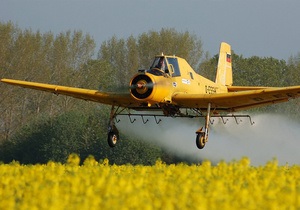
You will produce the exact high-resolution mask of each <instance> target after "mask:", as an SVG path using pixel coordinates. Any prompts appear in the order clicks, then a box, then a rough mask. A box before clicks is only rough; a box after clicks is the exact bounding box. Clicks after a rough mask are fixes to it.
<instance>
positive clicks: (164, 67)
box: [155, 57, 169, 73]
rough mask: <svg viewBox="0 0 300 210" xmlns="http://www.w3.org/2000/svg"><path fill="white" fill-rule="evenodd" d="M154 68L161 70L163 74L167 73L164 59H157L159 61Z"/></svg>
mask: <svg viewBox="0 0 300 210" xmlns="http://www.w3.org/2000/svg"><path fill="white" fill-rule="evenodd" d="M155 68H158V69H160V70H162V71H163V72H165V73H169V71H168V68H167V65H166V62H165V58H164V57H160V58H159V61H158V63H157V64H156V65H155Z"/></svg>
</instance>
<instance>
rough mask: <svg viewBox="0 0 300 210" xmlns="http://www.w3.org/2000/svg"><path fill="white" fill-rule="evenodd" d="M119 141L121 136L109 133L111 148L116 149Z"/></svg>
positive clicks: (108, 138) (108, 139)
mask: <svg viewBox="0 0 300 210" xmlns="http://www.w3.org/2000/svg"><path fill="white" fill-rule="evenodd" d="M118 140H119V135H118V134H116V133H114V132H109V133H108V137H107V142H108V145H109V146H110V147H115V146H116V145H117V142H118Z"/></svg>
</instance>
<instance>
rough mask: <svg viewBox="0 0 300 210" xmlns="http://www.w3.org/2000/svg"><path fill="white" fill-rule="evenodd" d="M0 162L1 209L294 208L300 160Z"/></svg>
mask: <svg viewBox="0 0 300 210" xmlns="http://www.w3.org/2000/svg"><path fill="white" fill-rule="evenodd" d="M79 163H80V159H79V157H78V156H77V155H74V154H73V155H71V156H70V157H69V159H68V160H67V163H66V164H60V163H54V162H49V163H48V164H44V165H20V164H19V163H18V162H12V163H10V164H0V209H299V208H300V167H299V166H297V165H294V166H287V165H286V166H278V164H277V161H276V160H273V161H270V162H268V163H267V164H266V165H264V166H259V167H253V166H251V165H250V160H249V159H248V158H242V159H241V160H239V161H233V162H230V163H226V162H224V161H221V162H220V163H218V164H217V165H215V166H214V165H212V164H211V162H209V161H204V162H203V163H202V164H199V165H187V164H177V165H174V164H172V165H167V164H165V163H163V162H162V161H157V162H156V164H155V165H153V166H141V165H137V166H132V165H120V166H117V165H109V161H108V160H107V159H105V160H103V161H102V162H98V161H96V160H95V159H94V158H93V157H88V158H87V159H86V160H84V162H83V165H80V164H79Z"/></svg>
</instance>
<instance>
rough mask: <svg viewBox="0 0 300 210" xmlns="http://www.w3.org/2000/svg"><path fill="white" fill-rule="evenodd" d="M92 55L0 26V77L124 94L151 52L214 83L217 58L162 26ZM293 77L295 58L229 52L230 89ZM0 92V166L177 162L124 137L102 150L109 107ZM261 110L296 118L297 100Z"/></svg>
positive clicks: (89, 43)
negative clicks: (90, 159)
mask: <svg viewBox="0 0 300 210" xmlns="http://www.w3.org/2000/svg"><path fill="white" fill-rule="evenodd" d="M96 50H97V49H96V45H95V41H94V40H93V39H92V37H91V36H90V35H88V34H83V32H82V31H67V32H62V33H60V34H58V35H54V34H53V33H51V32H48V33H43V34H42V33H40V32H39V31H37V32H33V31H31V30H21V29H20V28H19V27H18V26H16V25H14V24H13V23H11V22H8V23H1V22H0V76H1V78H13V79H21V80H28V81H37V82H44V83H50V84H51V83H52V84H58V85H66V86H75V87H83V88H90V89H100V90H106V91H126V90H127V86H128V83H129V80H130V78H131V77H132V75H133V74H135V73H136V72H137V70H138V69H147V68H148V67H149V66H150V65H151V62H152V60H153V57H154V56H155V55H157V54H161V53H164V54H175V55H178V56H180V57H183V58H185V59H186V60H187V61H188V62H189V63H190V64H191V66H192V67H193V68H194V69H195V70H196V71H197V72H198V73H200V74H202V75H203V76H206V77H208V78H210V79H212V80H214V77H215V73H216V65H217V59H218V55H215V56H213V57H211V56H209V55H208V53H207V52H204V50H203V48H202V41H201V39H200V38H198V37H197V36H196V35H194V34H191V33H189V32H187V31H186V32H177V31H176V30H175V29H164V28H163V29H161V30H160V31H149V32H144V33H142V34H140V35H139V36H137V37H133V36H130V37H128V38H126V39H124V38H117V37H116V36H113V37H112V38H111V39H109V40H107V41H104V42H103V43H102V44H101V46H100V48H99V49H98V51H97V53H96ZM299 71H300V54H298V55H297V56H291V57H290V59H289V60H288V61H285V60H278V59H274V58H272V57H268V58H261V57H257V56H253V57H250V58H244V57H243V56H242V55H237V54H235V53H233V76H234V84H235V85H257V86H286V85H298V84H300V78H299V77H298V76H297V75H298V74H299ZM0 88H1V91H0V113H1V117H0V153H1V155H0V161H1V160H2V161H5V162H8V161H11V160H13V159H15V160H19V161H21V162H24V163H38V162H47V161H49V160H55V161H61V162H63V161H64V160H65V159H66V157H67V156H68V154H70V153H72V152H76V153H78V154H80V155H81V156H88V155H89V154H92V155H94V156H95V157H98V158H99V159H101V158H110V159H111V160H112V161H115V163H118V164H122V163H126V162H131V163H135V164H151V163H154V162H155V160H156V159H157V158H164V159H165V160H168V161H171V162H172V161H174V160H177V159H178V158H177V157H174V156H172V155H170V154H168V153H166V152H165V151H163V150H162V149H161V148H159V147H157V146H155V145H149V144H147V143H145V142H141V141H139V140H138V139H133V137H130V136H123V137H122V138H123V139H125V140H124V141H123V143H122V144H124V145H120V146H119V148H117V149H114V150H111V149H110V148H108V147H107V145H106V129H107V120H108V116H109V107H107V106H104V105H100V104H97V103H93V102H86V101H82V100H77V99H73V98H71V97H66V96H56V95H53V94H49V93H45V92H40V91H34V90H28V89H23V88H18V87H12V86H9V85H5V84H0ZM262 110H263V111H272V112H284V113H285V114H288V115H291V116H293V117H295V118H297V117H298V116H299V113H300V112H299V100H295V101H293V102H289V103H287V104H285V105H276V106H271V107H268V108H264V109H262ZM137 154H140V155H137ZM145 154H148V155H145Z"/></svg>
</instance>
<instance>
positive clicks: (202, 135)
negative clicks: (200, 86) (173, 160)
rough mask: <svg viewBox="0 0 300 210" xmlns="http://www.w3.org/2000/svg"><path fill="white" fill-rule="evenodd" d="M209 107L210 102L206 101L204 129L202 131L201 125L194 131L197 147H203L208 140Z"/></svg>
mask: <svg viewBox="0 0 300 210" xmlns="http://www.w3.org/2000/svg"><path fill="white" fill-rule="evenodd" d="M210 108H211V103H208V105H207V112H206V116H205V128H204V131H202V129H203V127H201V128H200V129H198V130H197V131H196V134H197V136H196V145H197V147H198V148H199V149H203V148H204V146H205V144H206V142H207V141H208V132H209V124H210Z"/></svg>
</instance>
